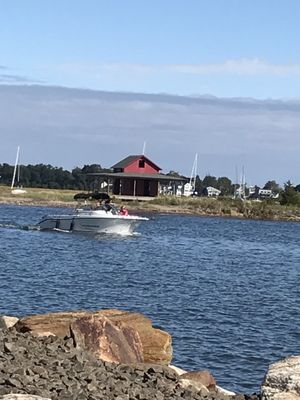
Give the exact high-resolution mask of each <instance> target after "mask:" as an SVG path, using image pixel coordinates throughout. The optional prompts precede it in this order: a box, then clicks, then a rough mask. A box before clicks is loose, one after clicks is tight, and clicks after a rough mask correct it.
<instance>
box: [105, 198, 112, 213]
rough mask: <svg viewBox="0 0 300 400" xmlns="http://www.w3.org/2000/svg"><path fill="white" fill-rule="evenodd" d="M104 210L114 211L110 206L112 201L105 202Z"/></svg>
mask: <svg viewBox="0 0 300 400" xmlns="http://www.w3.org/2000/svg"><path fill="white" fill-rule="evenodd" d="M103 208H104V210H105V211H106V212H108V211H111V210H112V206H111V204H110V200H109V199H108V200H105V202H104V204H103Z"/></svg>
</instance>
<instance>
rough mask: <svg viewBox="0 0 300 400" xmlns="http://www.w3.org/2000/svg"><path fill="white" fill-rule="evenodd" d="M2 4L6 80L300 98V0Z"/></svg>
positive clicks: (1, 74) (30, 0)
mask: <svg viewBox="0 0 300 400" xmlns="http://www.w3.org/2000/svg"><path fill="white" fill-rule="evenodd" d="M0 7H1V13H0V37H1V41H0V48H1V52H0V57H1V58H0V66H1V67H2V68H1V69H0V79H1V82H2V83H22V82H24V83H42V84H45V85H59V86H67V87H77V88H90V89H96V90H111V91H128V92H142V93H171V94H179V95H202V94H210V95H214V96H218V97H253V98H257V99H266V98H277V99H278V98H294V97H299V93H300V48H299V47H300V42H299V37H300V24H299V15H300V2H299V1H298V0H248V1H246V0H206V1H202V0H187V1H183V0H181V1H179V0H151V1H150V0H149V1H146V0H144V1H143V0H127V1H122V0H119V1H116V0H109V1H107V0H106V1H101V0H85V1H84V0H80V1H79V0H72V1H69V0H51V1H49V0H26V1H24V0H18V1H17V0H1V1H0Z"/></svg>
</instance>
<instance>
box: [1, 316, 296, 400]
mask: <svg viewBox="0 0 300 400" xmlns="http://www.w3.org/2000/svg"><path fill="white" fill-rule="evenodd" d="M299 358H300V357H299ZM171 360H172V338H171V336H170V335H169V334H168V333H167V332H165V331H162V330H160V329H157V328H154V327H153V326H152V322H151V321H150V320H149V318H147V317H145V316H144V315H142V314H138V313H130V312H126V311H121V310H100V311H97V312H89V311H76V312H67V313H51V314H44V315H34V316H29V317H24V318H21V319H17V318H13V317H4V316H2V317H0V399H6V400H14V399H19V400H21V399H24V400H25V399H27V400H30V399H32V400H33V399H52V400H56V399H60V400H71V399H74V400H85V399H89V400H97V399H99V400H100V399H101V400H111V399H114V400H135V399H139V400H142V399H144V400H148V399H149V400H150V399H151V400H156V399H157V400H168V399H170V400H171V399H172V400H173V399H174V400H176V399H178V400H179V399H181V400H182V399H190V400H204V399H206V400H244V399H245V400H246V399H247V400H250V399H251V400H258V399H265V400H283V399H285V400H287V399H293V400H296V399H299V398H300V384H299V382H300V379H299V375H300V369H299V363H300V360H298V358H297V357H295V358H294V359H293V360H292V361H289V365H288V366H287V368H285V369H284V372H285V375H284V374H283V370H282V368H281V367H280V366H276V365H275V367H274V366H273V367H272V368H271V369H270V373H269V375H268V374H267V376H266V379H265V383H264V385H265V386H264V385H263V386H262V394H253V395H247V394H236V393H232V392H229V391H227V390H225V389H222V388H220V387H219V386H218V385H217V382H216V381H215V379H214V377H213V376H212V375H211V374H210V373H209V372H208V371H190V372H186V371H183V370H181V369H180V368H178V367H175V366H172V364H171ZM297 368H298V369H297ZM278 371H279V372H278ZM278 374H279V375H280V376H281V383H282V382H283V383H282V385H283V387H281V389H280V390H281V391H279V390H278V388H280V379H279V378H278ZM287 382H288V383H287ZM282 385H281V386H282ZM284 385H285V386H284ZM282 392H283V393H284V396H285V397H280V394H281V393H282ZM35 396H36V397H35ZM278 396H279V397H278ZM290 396H294V397H290ZM295 396H296V397H295ZM297 396H298V397H297Z"/></svg>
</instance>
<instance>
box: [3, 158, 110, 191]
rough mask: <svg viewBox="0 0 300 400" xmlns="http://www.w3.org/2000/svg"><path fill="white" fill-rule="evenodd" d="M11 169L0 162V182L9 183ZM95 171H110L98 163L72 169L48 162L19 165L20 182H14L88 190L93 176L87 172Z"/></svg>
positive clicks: (25, 184) (26, 185)
mask: <svg viewBox="0 0 300 400" xmlns="http://www.w3.org/2000/svg"><path fill="white" fill-rule="evenodd" d="M13 171H14V167H13V166H11V165H8V164H0V183H1V184H2V185H11V182H12V176H13ZM95 172H110V170H108V169H105V168H102V167H101V165H99V164H92V165H84V166H83V167H82V168H79V167H75V168H73V169H72V171H68V170H65V169H63V168H58V167H53V166H52V165H49V164H48V165H45V164H37V165H30V164H29V165H26V166H25V165H21V166H20V182H16V184H20V185H22V186H24V187H28V188H29V187H32V188H36V187H38V188H45V189H75V190H89V189H90V188H91V185H92V184H93V182H94V178H93V177H92V176H88V175H87V174H88V173H95ZM16 179H17V178H16Z"/></svg>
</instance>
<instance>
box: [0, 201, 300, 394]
mask: <svg viewBox="0 0 300 400" xmlns="http://www.w3.org/2000/svg"><path fill="white" fill-rule="evenodd" d="M53 211H55V212H57V209H56V210H54V209H45V208H40V207H22V206H3V205H2V206H0V243H1V250H0V251H1V253H0V256H1V259H0V304H1V309H0V313H2V314H6V315H16V316H24V315H30V314H34V313H44V312H50V311H63V310H76V309H92V310H96V309H101V308H120V309H125V310H129V311H138V312H141V313H143V314H145V315H147V316H149V317H150V318H151V319H152V321H153V324H154V325H155V326H158V327H161V328H162V329H164V330H166V331H168V332H169V333H170V334H171V335H172V337H173V350H174V359H173V364H175V365H176V366H178V367H181V368H183V369H186V370H193V369H208V370H210V371H211V372H212V374H213V375H214V376H215V378H216V380H217V383H218V384H219V385H221V386H223V387H224V388H227V389H230V390H233V391H237V392H243V393H253V392H255V391H256V392H257V391H259V386H260V383H261V381H262V379H263V376H264V374H265V372H266V371H267V368H268V365H269V364H270V363H272V362H274V361H277V360H279V359H281V358H283V357H284V356H287V355H292V354H300V348H299V343H300V341H299V339H300V324H299V322H300V306H299V294H300V293H299V291H300V289H299V282H300V248H299V241H300V224H299V223H292V222H265V221H242V220H234V219H221V218H203V217H193V216H175V215H155V216H153V217H152V218H151V219H150V221H148V222H146V223H145V224H142V225H141V226H140V227H139V229H138V231H139V233H140V235H136V236H133V237H116V236H115V237H112V236H105V235H104V236H99V237H94V236H89V235H83V234H76V233H59V232H40V231H36V230H23V229H21V228H22V226H24V225H28V224H34V223H37V222H38V221H39V219H40V218H41V217H42V216H43V215H44V214H46V213H50V212H53ZM61 211H63V210H61Z"/></svg>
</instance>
